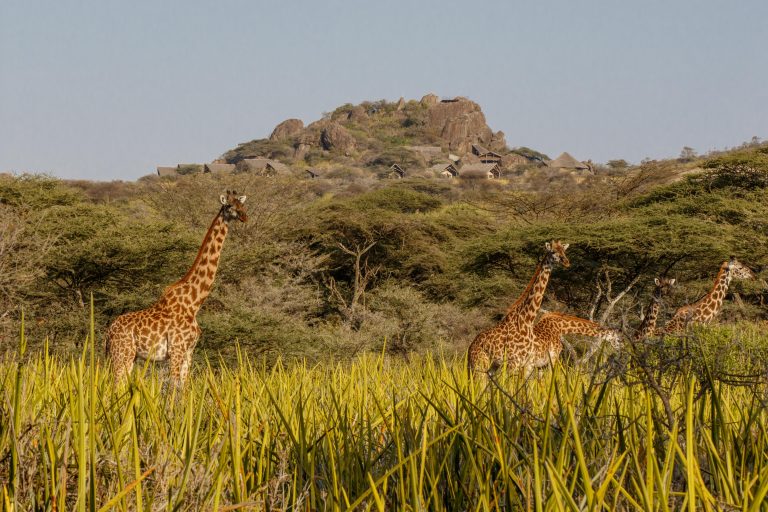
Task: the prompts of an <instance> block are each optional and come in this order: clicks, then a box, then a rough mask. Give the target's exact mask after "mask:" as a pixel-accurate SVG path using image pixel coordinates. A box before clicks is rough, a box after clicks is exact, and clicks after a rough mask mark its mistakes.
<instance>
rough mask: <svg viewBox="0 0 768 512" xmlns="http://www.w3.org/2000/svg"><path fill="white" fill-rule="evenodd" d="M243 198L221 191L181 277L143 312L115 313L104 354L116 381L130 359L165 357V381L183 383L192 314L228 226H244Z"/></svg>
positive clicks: (193, 331) (194, 331)
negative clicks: (215, 209)
mask: <svg viewBox="0 0 768 512" xmlns="http://www.w3.org/2000/svg"><path fill="white" fill-rule="evenodd" d="M245 199H246V196H238V195H237V192H235V191H227V193H226V194H222V195H221V197H220V200H221V208H220V209H219V212H218V213H217V214H216V217H214V219H213V222H211V226H210V227H209V228H208V231H207V232H206V234H205V237H203V242H202V244H201V245H200V249H199V250H198V252H197V257H196V258H195V261H194V263H192V266H191V267H190V269H189V270H188V271H187V273H186V274H185V275H184V277H182V278H181V279H180V280H179V281H177V282H176V283H174V284H172V285H170V286H169V287H168V288H166V289H165V291H164V292H163V294H162V296H161V297H160V299H159V300H158V301H157V302H155V303H154V304H152V305H151V306H150V307H148V308H147V309H143V310H141V311H134V312H131V313H125V314H122V315H120V316H119V317H117V318H116V319H115V321H114V322H112V325H111V326H110V327H109V329H108V331H107V339H106V347H107V354H108V355H109V358H110V360H111V363H112V370H113V372H114V374H115V378H116V379H117V380H121V379H123V378H124V377H126V376H127V375H128V374H130V372H131V369H132V368H133V364H134V361H135V360H136V358H137V357H138V358H142V359H149V360H152V361H162V360H166V359H170V363H171V379H172V380H173V381H174V383H175V384H177V385H181V384H183V383H184V382H185V381H186V379H187V375H188V373H189V367H190V365H191V362H192V351H193V350H194V348H195V345H196V344H197V340H198V339H199V338H200V333H201V330H200V327H199V326H198V325H197V318H196V317H197V312H198V311H199V310H200V307H201V306H202V305H203V302H204V301H205V299H206V298H207V297H208V294H209V293H210V291H211V286H212V285H213V280H214V278H215V277H216V270H217V269H218V266H219V258H220V256H221V249H222V247H223V246H224V240H225V238H226V236H227V232H228V230H229V223H230V222H232V221H234V220H238V221H240V222H245V221H246V220H248V215H247V213H246V211H245V208H244V207H243V204H244V203H245Z"/></svg>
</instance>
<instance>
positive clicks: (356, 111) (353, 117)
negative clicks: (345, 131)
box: [347, 105, 368, 123]
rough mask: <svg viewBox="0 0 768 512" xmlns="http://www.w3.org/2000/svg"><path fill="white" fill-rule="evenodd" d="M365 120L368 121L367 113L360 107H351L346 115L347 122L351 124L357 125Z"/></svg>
mask: <svg viewBox="0 0 768 512" xmlns="http://www.w3.org/2000/svg"><path fill="white" fill-rule="evenodd" d="M366 119H368V113H367V112H366V111H365V107H363V106H362V105H357V106H355V107H353V108H352V110H350V111H349V114H347V120H349V121H351V122H353V123H359V122H361V121H364V120H366Z"/></svg>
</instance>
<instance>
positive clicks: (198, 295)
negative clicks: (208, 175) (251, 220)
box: [164, 212, 229, 314]
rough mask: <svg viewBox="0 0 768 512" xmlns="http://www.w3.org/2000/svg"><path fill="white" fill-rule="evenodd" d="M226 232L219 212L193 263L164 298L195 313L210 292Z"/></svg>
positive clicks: (224, 223) (225, 224)
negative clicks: (173, 299)
mask: <svg viewBox="0 0 768 512" xmlns="http://www.w3.org/2000/svg"><path fill="white" fill-rule="evenodd" d="M228 230H229V227H228V226H227V223H226V222H225V221H224V217H223V215H222V212H219V214H218V215H217V216H216V218H214V219H213V222H212V223H211V226H210V227H209V228H208V232H207V233H206V234H205V237H204V238H203V243H202V244H201V245H200V250H199V251H197V257H196V258H195V261H194V263H192V266H191V267H190V268H189V270H188V271H187V273H186V274H185V275H184V277H182V278H181V279H180V280H179V281H178V282H176V283H175V284H173V285H171V286H170V287H169V288H168V290H166V293H165V294H164V295H165V296H167V297H173V298H176V299H177V302H181V303H182V304H184V306H186V309H188V310H190V312H191V313H193V314H196V313H197V311H198V310H199V309H200V307H201V306H202V305H203V302H205V299H206V298H207V297H208V294H209V293H210V292H211V287H212V286H213V280H214V278H215V277H216V270H217V269H218V267H219V256H220V255H221V248H222V247H223V246H224V239H225V238H226V237H227V232H228Z"/></svg>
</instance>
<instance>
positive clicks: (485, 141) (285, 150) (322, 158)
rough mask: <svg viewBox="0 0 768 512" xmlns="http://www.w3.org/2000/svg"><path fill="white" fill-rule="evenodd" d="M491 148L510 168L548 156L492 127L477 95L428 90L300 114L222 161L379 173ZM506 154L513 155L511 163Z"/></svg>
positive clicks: (467, 158) (469, 159)
mask: <svg viewBox="0 0 768 512" xmlns="http://www.w3.org/2000/svg"><path fill="white" fill-rule="evenodd" d="M483 154H493V155H494V158H496V159H498V160H499V162H498V163H500V164H502V166H509V165H520V164H528V163H535V162H537V161H539V162H540V161H542V160H546V159H547V157H546V155H543V154H541V153H538V152H536V151H533V150H530V149H528V148H516V149H510V148H508V147H507V143H506V141H505V138H504V133H503V132H501V131H496V132H494V131H493V130H492V129H491V128H490V127H489V126H488V124H487V122H486V119H485V115H484V114H483V111H482V109H481V108H480V105H478V104H477V103H475V102H474V101H471V100H469V99H467V98H464V97H457V98H451V99H442V100H441V99H440V98H439V97H438V96H436V95H434V94H427V95H426V96H424V97H423V98H421V100H420V101H415V100H411V101H406V100H405V99H403V98H400V100H399V101H397V102H388V101H385V100H381V101H375V102H369V101H366V102H363V103H361V104H359V105H352V104H346V105H343V106H341V107H338V108H337V109H335V110H334V111H333V112H330V113H327V114H325V115H324V116H323V118H322V119H320V120H318V121H315V122H312V123H310V124H309V125H306V126H305V125H304V123H303V121H301V120H300V119H287V120H285V121H283V122H281V123H279V124H278V125H277V126H276V127H275V129H274V130H273V131H272V134H271V135H270V136H269V138H267V139H257V140H253V141H250V142H246V143H243V144H240V145H239V146H237V147H236V148H235V149H232V150H230V151H227V152H226V153H224V155H222V156H221V158H220V160H219V161H221V162H226V163H231V164H237V163H238V162H240V161H242V160H245V159H251V158H257V157H265V158H269V159H274V160H278V161H280V162H282V163H285V164H288V165H291V166H294V167H297V168H298V167H304V168H306V167H316V168H329V167H330V168H333V167H339V166H344V167H358V168H363V169H367V170H369V171H373V172H376V171H378V172H381V171H383V170H386V169H388V168H390V167H391V166H392V165H393V164H398V165H399V166H401V167H403V168H408V169H409V170H410V171H412V172H413V171H416V170H420V171H424V170H426V169H428V168H429V167H430V166H433V165H435V164H442V163H446V164H449V163H451V162H456V161H457V160H459V159H462V160H463V163H464V164H467V163H480V161H481V158H478V157H482V156H483ZM500 157H506V159H505V160H504V162H501V161H500Z"/></svg>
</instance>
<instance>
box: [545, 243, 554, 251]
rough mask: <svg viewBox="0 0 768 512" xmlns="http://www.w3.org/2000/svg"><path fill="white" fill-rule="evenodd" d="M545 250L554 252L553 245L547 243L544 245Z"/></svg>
mask: <svg viewBox="0 0 768 512" xmlns="http://www.w3.org/2000/svg"><path fill="white" fill-rule="evenodd" d="M544 248H545V249H546V250H548V251H551V250H552V244H550V243H549V242H547V243H545V244H544Z"/></svg>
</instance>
